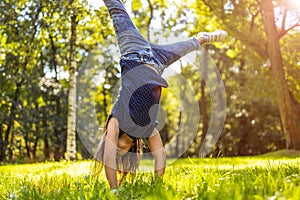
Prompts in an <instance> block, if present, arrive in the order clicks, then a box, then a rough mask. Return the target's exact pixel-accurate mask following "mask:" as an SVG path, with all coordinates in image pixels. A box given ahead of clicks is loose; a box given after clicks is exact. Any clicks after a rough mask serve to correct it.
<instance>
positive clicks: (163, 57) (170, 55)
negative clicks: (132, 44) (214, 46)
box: [151, 30, 228, 68]
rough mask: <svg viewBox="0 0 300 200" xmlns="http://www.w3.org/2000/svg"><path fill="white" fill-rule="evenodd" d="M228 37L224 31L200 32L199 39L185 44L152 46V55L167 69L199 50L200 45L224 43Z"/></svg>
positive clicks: (193, 39)
mask: <svg viewBox="0 0 300 200" xmlns="http://www.w3.org/2000/svg"><path fill="white" fill-rule="evenodd" d="M227 36H228V33H227V32H226V31H223V30H216V31H214V32H200V33H199V34H198V36H197V37H194V38H191V39H189V40H186V41H183V42H177V43H174V44H169V45H156V44H151V47H152V53H153V55H154V56H155V58H157V59H158V60H159V62H160V63H161V64H162V65H163V67H164V68H166V67H168V66H169V65H171V64H172V63H173V62H175V61H177V60H178V59H180V58H181V57H183V56H185V55H186V54H188V53H190V52H192V51H197V50H199V48H200V45H203V44H205V43H206V44H207V43H213V42H222V41H224V40H225V39H226V38H227Z"/></svg>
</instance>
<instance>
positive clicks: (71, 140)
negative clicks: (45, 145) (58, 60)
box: [66, 9, 77, 160]
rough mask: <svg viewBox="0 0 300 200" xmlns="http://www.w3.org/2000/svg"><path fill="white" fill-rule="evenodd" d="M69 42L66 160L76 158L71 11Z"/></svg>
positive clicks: (74, 65) (74, 49) (73, 51)
mask: <svg viewBox="0 0 300 200" xmlns="http://www.w3.org/2000/svg"><path fill="white" fill-rule="evenodd" d="M72 12H73V14H72V16H71V40H70V68H69V74H70V82H69V97H68V100H69V101H68V131H67V147H66V148H67V149H66V151H67V152H66V159H70V160H74V159H75V158H76V74H75V72H76V68H77V67H76V25H77V22H76V11H75V9H73V10H72Z"/></svg>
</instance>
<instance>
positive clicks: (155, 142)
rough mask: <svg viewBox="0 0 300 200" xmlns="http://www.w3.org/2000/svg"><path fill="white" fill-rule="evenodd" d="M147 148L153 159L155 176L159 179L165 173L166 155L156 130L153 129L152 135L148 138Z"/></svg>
mask: <svg viewBox="0 0 300 200" xmlns="http://www.w3.org/2000/svg"><path fill="white" fill-rule="evenodd" d="M149 148H150V150H151V153H152V155H153V157H154V171H155V176H158V177H160V176H162V175H163V174H164V173H165V167H166V153H165V150H164V147H163V143H162V140H161V137H160V134H159V132H158V130H157V129H154V131H153V133H152V135H151V136H150V138H149Z"/></svg>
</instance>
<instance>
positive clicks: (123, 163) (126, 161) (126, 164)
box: [91, 131, 143, 182]
mask: <svg viewBox="0 0 300 200" xmlns="http://www.w3.org/2000/svg"><path fill="white" fill-rule="evenodd" d="M106 134H107V132H106V131H105V134H104V136H103V138H102V140H101V142H100V143H99V146H98V148H97V151H96V154H95V156H94V161H93V163H92V169H91V172H92V174H91V175H92V177H96V176H97V175H99V174H100V173H101V171H102V169H103V166H104V165H105V162H104V149H105V139H106ZM142 144H143V143H142V139H135V140H134V141H133V144H132V146H131V148H130V149H129V150H128V152H127V153H125V154H124V155H122V156H118V155H117V156H116V166H117V169H116V170H117V172H118V176H119V177H120V178H119V182H121V181H122V180H123V178H124V177H125V176H126V175H127V174H128V173H131V174H134V173H135V172H136V170H137V168H138V166H139V164H140V154H141V151H142Z"/></svg>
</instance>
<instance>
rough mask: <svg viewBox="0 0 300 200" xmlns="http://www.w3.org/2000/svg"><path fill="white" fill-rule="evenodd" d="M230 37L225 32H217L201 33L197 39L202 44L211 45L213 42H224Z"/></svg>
mask: <svg viewBox="0 0 300 200" xmlns="http://www.w3.org/2000/svg"><path fill="white" fill-rule="evenodd" d="M227 36H228V33H227V32H226V31H223V30H216V31H214V32H200V33H198V35H197V39H198V40H199V42H200V44H210V43H213V42H222V41H224V40H225V39H226V38H227Z"/></svg>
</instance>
